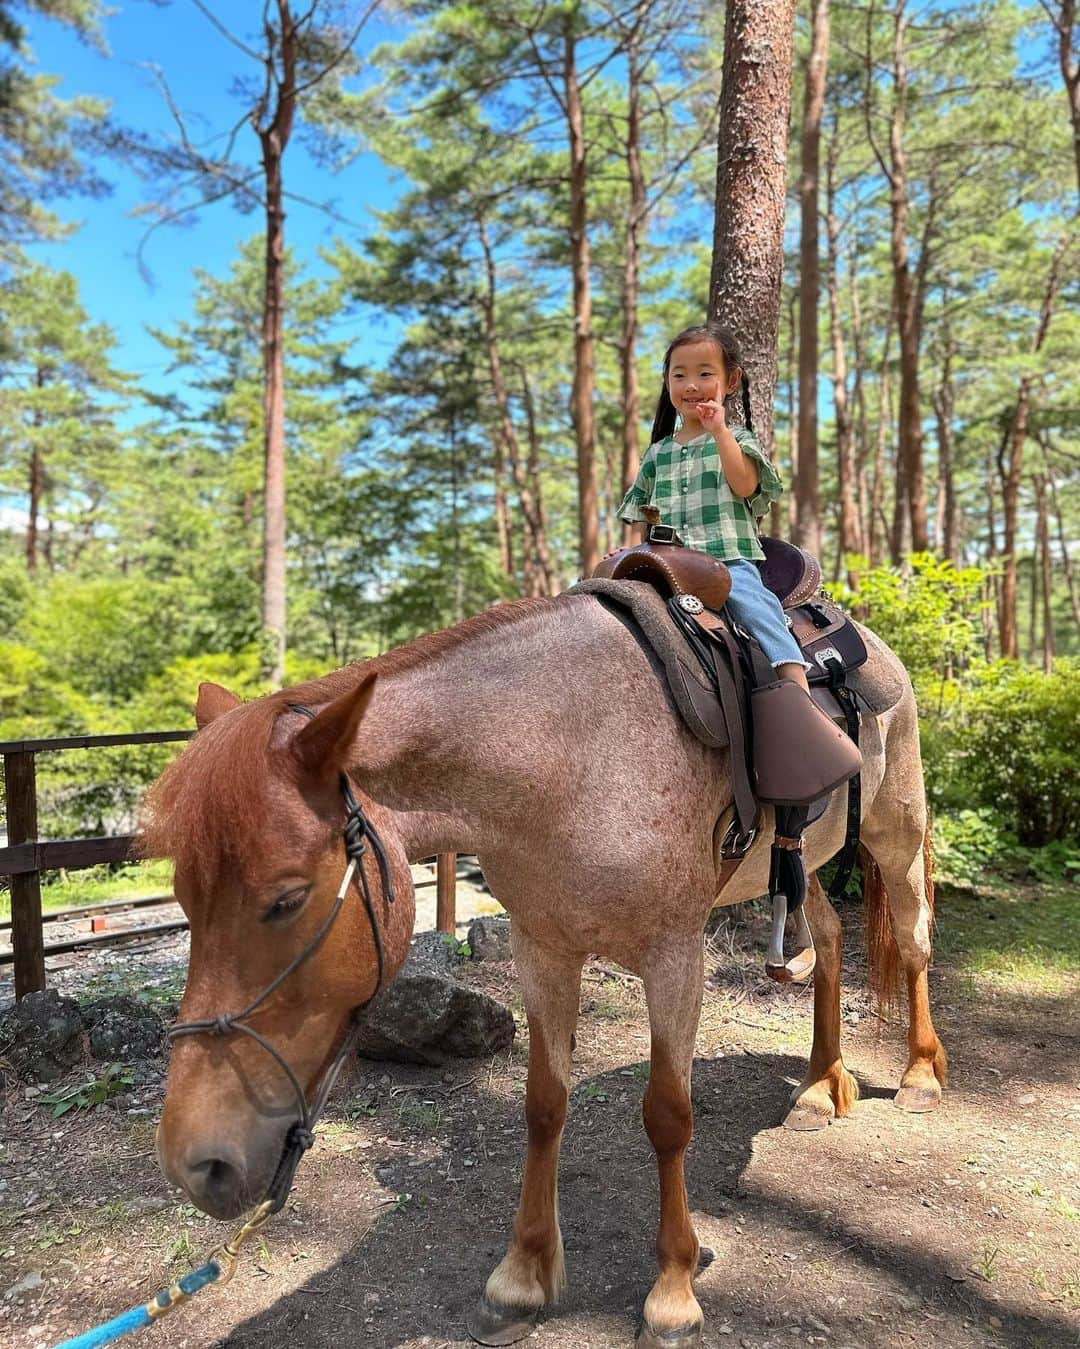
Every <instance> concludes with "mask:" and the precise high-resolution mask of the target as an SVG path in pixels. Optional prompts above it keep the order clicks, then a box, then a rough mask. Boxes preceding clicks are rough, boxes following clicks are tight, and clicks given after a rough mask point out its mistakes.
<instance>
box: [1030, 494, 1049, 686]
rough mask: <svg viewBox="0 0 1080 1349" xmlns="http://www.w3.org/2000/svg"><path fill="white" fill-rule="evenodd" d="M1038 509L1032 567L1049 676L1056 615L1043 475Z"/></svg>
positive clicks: (1043, 656)
mask: <svg viewBox="0 0 1080 1349" xmlns="http://www.w3.org/2000/svg"><path fill="white" fill-rule="evenodd" d="M1035 509H1036V526H1035V539H1036V549H1035V551H1036V556H1035V557H1034V558H1032V566H1033V567H1034V566H1036V565H1037V566H1038V569H1039V592H1040V594H1041V595H1042V663H1043V670H1044V671H1045V672H1046V673H1047V674H1049V673H1050V671H1051V670H1052V669H1053V665H1054V615H1053V609H1052V606H1051V598H1052V593H1053V592H1052V587H1051V577H1050V517H1049V515H1048V514H1047V509H1046V479H1045V478H1044V477H1043V476H1042V474H1036V475H1035Z"/></svg>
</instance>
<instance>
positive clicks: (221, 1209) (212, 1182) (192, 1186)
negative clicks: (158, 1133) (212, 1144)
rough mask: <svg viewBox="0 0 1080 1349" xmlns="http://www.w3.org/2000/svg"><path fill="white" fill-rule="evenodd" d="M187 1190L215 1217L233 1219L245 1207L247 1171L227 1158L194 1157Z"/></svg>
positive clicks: (189, 1170)
mask: <svg viewBox="0 0 1080 1349" xmlns="http://www.w3.org/2000/svg"><path fill="white" fill-rule="evenodd" d="M186 1169H187V1183H186V1186H185V1188H186V1189H187V1190H188V1192H189V1193H190V1194H191V1197H192V1198H193V1199H194V1200H195V1201H196V1202H197V1203H198V1205H199V1207H200V1208H202V1209H205V1210H206V1212H207V1213H210V1214H212V1215H213V1216H214V1217H229V1216H231V1215H232V1214H233V1213H235V1212H236V1210H237V1209H239V1208H241V1207H242V1196H243V1190H244V1172H243V1170H242V1168H241V1167H240V1166H239V1165H238V1164H237V1163H236V1162H235V1161H231V1160H230V1159H229V1158H227V1157H200V1158H192V1159H190V1160H189V1162H188V1165H187V1168H186Z"/></svg>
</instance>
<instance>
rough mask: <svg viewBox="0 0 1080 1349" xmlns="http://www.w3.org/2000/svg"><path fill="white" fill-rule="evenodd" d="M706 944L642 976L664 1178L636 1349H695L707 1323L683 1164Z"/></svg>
mask: <svg viewBox="0 0 1080 1349" xmlns="http://www.w3.org/2000/svg"><path fill="white" fill-rule="evenodd" d="M703 961H704V958H703V951H702V942H701V938H700V937H697V938H696V939H695V940H694V942H693V944H690V943H687V945H686V946H685V947H683V946H680V947H674V946H673V947H670V948H668V949H667V950H665V951H664V953H663V956H662V957H661V958H660V959H658V960H656V961H655V963H654V962H651V961H650V963H649V965H648V967H647V968H646V970H645V972H644V979H645V996H646V998H647V999H648V1003H649V1027H650V1030H651V1036H652V1050H651V1061H650V1071H649V1085H648V1087H647V1088H646V1090H645V1109H644V1114H645V1130H646V1132H647V1133H648V1135H649V1141H650V1142H651V1143H652V1145H653V1148H654V1150H655V1152H656V1162H657V1167H658V1170H659V1173H660V1226H659V1228H658V1230H657V1234H656V1255H657V1260H658V1262H659V1265H660V1272H659V1275H658V1276H657V1280H656V1282H655V1283H654V1284H653V1286H652V1289H651V1291H650V1293H649V1296H648V1297H647V1298H646V1300H645V1313H644V1324H643V1326H642V1328H641V1333H640V1335H639V1336H638V1341H637V1349H694V1346H697V1345H699V1344H700V1343H701V1328H702V1324H703V1321H704V1317H703V1316H702V1312H701V1307H700V1306H699V1304H698V1300H697V1298H696V1297H695V1296H694V1289H693V1283H692V1280H693V1277H694V1271H695V1270H696V1268H697V1259H698V1239H697V1235H696V1234H695V1232H694V1228H693V1226H692V1224H691V1222H690V1210H689V1206H688V1205H687V1201H686V1180H685V1176H684V1172H683V1159H684V1157H685V1155H686V1149H687V1147H688V1146H689V1143H690V1137H691V1135H692V1133H693V1110H692V1107H691V1104H690V1071H691V1067H692V1065H693V1060H694V1038H695V1036H696V1034H697V1026H698V1021H699V1019H700V1017H701V993H702V987H703V982H704V970H703Z"/></svg>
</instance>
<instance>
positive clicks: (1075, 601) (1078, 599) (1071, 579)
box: [1042, 442, 1080, 632]
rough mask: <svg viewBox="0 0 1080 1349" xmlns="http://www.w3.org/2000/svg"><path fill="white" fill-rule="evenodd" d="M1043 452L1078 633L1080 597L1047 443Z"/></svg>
mask: <svg viewBox="0 0 1080 1349" xmlns="http://www.w3.org/2000/svg"><path fill="white" fill-rule="evenodd" d="M1042 452H1043V464H1044V465H1045V467H1046V484H1047V486H1048V487H1049V489H1050V502H1051V504H1052V506H1053V508H1054V522H1055V524H1056V525H1057V536H1058V545H1059V547H1060V548H1061V569H1062V571H1063V572H1064V573H1065V584H1066V586H1067V587H1068V590H1069V604H1070V606H1071V608H1072V616H1073V622H1074V623H1075V624H1076V630H1077V632H1080V595H1078V594H1077V589H1076V578H1075V576H1074V575H1073V567H1072V558H1071V557H1070V555H1069V545H1068V543H1067V542H1066V539H1065V523H1064V521H1063V519H1062V516H1061V503H1060V502H1059V501H1058V494H1057V482H1056V480H1055V478H1054V468H1053V465H1052V464H1051V463H1050V456H1049V455H1048V454H1047V452H1046V444H1045V442H1043V446H1042Z"/></svg>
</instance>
